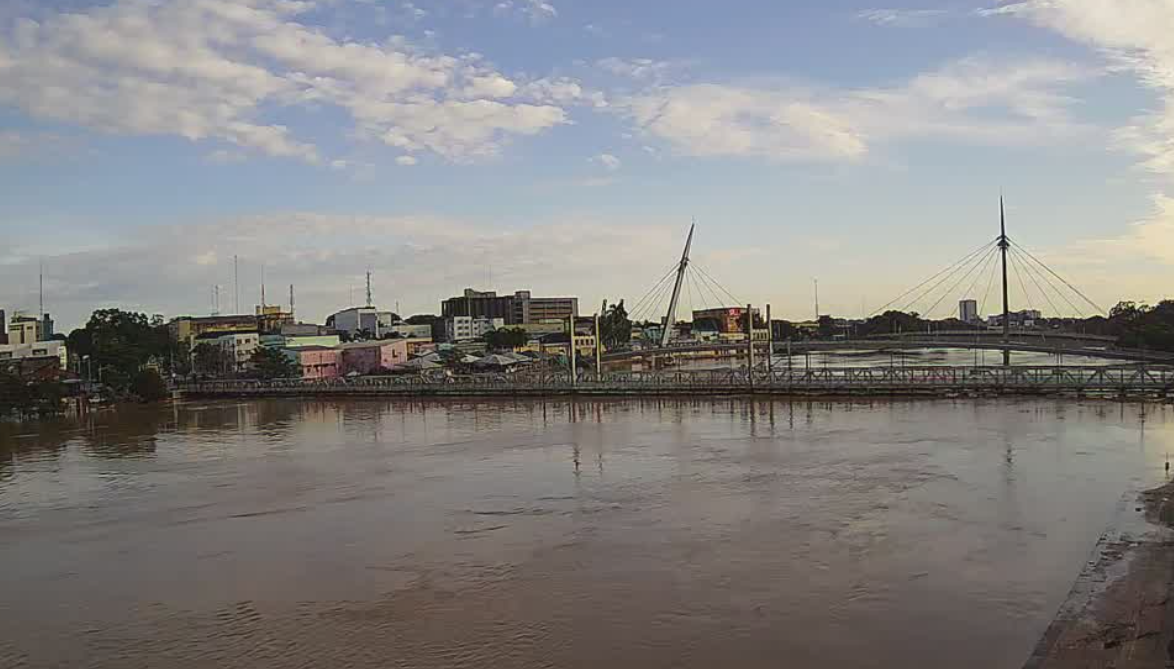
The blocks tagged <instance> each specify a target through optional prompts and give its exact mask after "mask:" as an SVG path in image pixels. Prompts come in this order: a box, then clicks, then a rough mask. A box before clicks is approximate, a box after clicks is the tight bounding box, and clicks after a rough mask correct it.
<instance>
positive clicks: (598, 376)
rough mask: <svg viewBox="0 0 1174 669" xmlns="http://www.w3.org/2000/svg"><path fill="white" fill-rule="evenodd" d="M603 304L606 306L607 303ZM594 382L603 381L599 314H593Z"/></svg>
mask: <svg viewBox="0 0 1174 669" xmlns="http://www.w3.org/2000/svg"><path fill="white" fill-rule="evenodd" d="M603 303H604V304H607V301H606V300H604V302H603ZM595 380H596V381H597V382H602V381H603V338H602V337H601V336H600V334H599V314H595Z"/></svg>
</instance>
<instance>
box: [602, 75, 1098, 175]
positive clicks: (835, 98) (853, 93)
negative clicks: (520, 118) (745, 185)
mask: <svg viewBox="0 0 1174 669" xmlns="http://www.w3.org/2000/svg"><path fill="white" fill-rule="evenodd" d="M1095 74H1096V73H1095V72H1093V71H1090V70H1088V69H1086V68H1080V67H1076V66H1072V65H1069V64H1065V63H1061V62H1056V61H1048V60H1031V61H993V60H989V59H983V58H971V59H965V60H961V61H958V62H955V63H952V64H950V65H948V66H946V67H944V68H942V69H939V70H936V71H933V72H929V73H926V74H923V75H920V76H917V77H915V78H913V79H912V80H910V81H908V82H907V83H905V84H904V85H901V86H897V87H891V88H871V89H854V90H824V91H816V90H809V89H806V88H803V87H801V86H796V85H792V84H776V85H762V84H746V85H729V84H688V85H681V86H662V87H659V88H654V89H652V90H651V91H650V92H648V93H644V94H639V95H635V96H630V97H628V98H624V99H621V100H618V101H616V102H615V104H614V107H615V108H616V109H617V110H618V112H619V113H621V114H623V115H625V116H627V117H628V118H630V119H631V120H632V121H633V122H634V123H635V125H636V126H637V128H639V129H641V130H643V131H644V132H645V133H647V134H648V135H650V136H653V137H657V138H660V139H662V140H664V141H666V142H668V143H669V144H670V145H671V146H672V147H673V148H674V149H675V150H676V151H677V152H679V153H682V154H685V155H693V156H742V157H756V158H763V159H768V160H777V161H788V160H835V161H844V160H847V161H853V160H859V159H861V158H863V157H864V156H866V155H867V154H868V153H869V151H870V149H871V147H872V146H873V144H875V143H878V142H886V141H896V140H902V139H915V138H926V137H938V138H947V139H954V140H961V141H976V142H982V143H996V144H1020V143H1035V142H1042V141H1048V140H1056V139H1062V138H1070V137H1073V136H1076V135H1078V134H1079V133H1081V132H1084V131H1087V130H1088V129H1087V128H1085V127H1084V126H1082V125H1080V124H1078V123H1076V122H1075V121H1074V120H1073V119H1072V118H1071V116H1070V114H1069V111H1068V108H1069V106H1070V105H1071V104H1072V103H1073V100H1071V99H1070V98H1068V97H1066V96H1065V95H1063V94H1062V93H1061V92H1059V91H1060V89H1062V88H1063V87H1065V86H1068V85H1072V84H1075V83H1077V82H1081V81H1084V80H1086V79H1089V78H1091V77H1093V76H1095Z"/></svg>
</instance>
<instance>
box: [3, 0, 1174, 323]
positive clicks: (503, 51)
mask: <svg viewBox="0 0 1174 669" xmlns="http://www.w3.org/2000/svg"><path fill="white" fill-rule="evenodd" d="M1172 25H1174V4H1171V3H1170V2H1168V0H1120V1H1119V2H1115V3H1112V7H1111V8H1110V7H1108V6H1107V4H1106V3H1104V2H1100V1H1098V0H1024V1H1012V2H996V1H995V0H990V1H989V2H986V1H979V2H973V3H967V2H957V3H954V2H950V3H910V4H908V5H896V6H885V5H877V4H875V3H866V2H858V1H847V0H842V1H835V2H822V3H779V2H767V1H748V0H747V1H734V2H726V3H713V2H702V1H701V0H686V1H675V2H667V1H662V2H653V1H649V2H619V1H611V0H607V1H593V2H587V1H586V0H446V1H435V2H428V1H427V0H418V1H417V2H414V3H409V2H404V1H403V0H394V1H392V0H296V1H295V0H187V1H185V2H178V1H171V0H114V1H111V0H106V1H104V2H86V1H83V0H69V1H56V2H52V1H51V2H45V1H43V0H42V1H37V2H32V1H28V0H16V1H15V2H9V3H5V6H4V7H3V8H0V221H2V222H3V223H2V225H3V234H4V238H5V240H6V241H5V244H4V245H3V246H0V308H3V307H7V308H8V309H10V310H12V309H18V308H25V309H35V307H36V285H37V281H36V267H37V265H38V263H40V262H42V261H43V262H44V263H45V265H46V266H47V268H48V269H47V272H46V293H47V294H46V303H47V308H49V309H50V310H52V311H54V312H56V313H57V314H58V315H59V317H60V319H61V321H62V322H63V323H64V324H66V325H70V326H72V325H76V324H79V323H80V322H82V321H83V320H84V318H85V317H86V315H88V313H89V312H90V311H91V310H92V309H94V308H98V307H105V306H122V307H127V308H134V309H139V310H144V311H148V312H151V313H162V314H166V315H169V316H170V315H176V314H183V313H206V312H208V311H209V310H210V309H211V304H210V303H211V299H210V295H211V294H212V286H214V285H220V286H222V295H231V293H232V288H231V285H232V281H233V278H232V257H233V255H238V256H239V257H240V259H241V267H242V280H241V282H242V284H243V287H242V290H241V293H242V298H241V303H242V305H245V306H251V305H252V304H253V303H255V302H256V301H257V299H258V296H257V293H258V292H259V289H258V287H257V284H258V283H259V278H260V268H261V266H262V265H264V266H265V272H266V276H267V277H268V282H269V284H270V286H271V288H270V291H271V293H272V294H281V295H284V294H285V293H286V291H287V290H288V288H287V286H288V284H290V283H294V284H296V285H297V290H298V293H299V305H300V306H301V312H302V313H301V315H302V316H303V317H305V318H307V319H321V318H323V317H324V316H325V315H327V314H328V313H330V312H331V311H333V310H335V309H336V308H341V307H343V306H345V305H346V302H348V301H349V300H350V299H351V297H350V296H351V294H352V290H353V289H354V287H356V286H358V285H359V284H361V282H362V280H363V279H362V277H363V275H364V273H365V272H366V271H368V270H371V271H373V272H374V275H375V277H376V279H375V282H376V297H377V299H378V300H379V301H380V302H381V303H382V304H383V305H384V306H388V307H393V306H394V305H395V304H397V303H398V304H399V305H400V309H401V311H404V312H412V313H418V312H433V311H436V310H437V309H438V301H439V300H440V299H441V298H443V297H446V296H448V295H452V294H456V293H458V292H459V291H460V290H461V289H462V288H464V287H466V286H477V287H493V288H496V289H498V290H501V291H512V290H515V289H523V288H531V289H533V290H534V291H536V292H538V293H560V294H562V293H572V294H576V295H579V296H581V297H582V298H583V301H584V304H591V305H594V304H596V303H598V301H599V300H601V299H603V298H605V297H606V298H609V299H612V300H616V299H620V298H627V299H628V300H629V301H633V300H636V299H638V298H639V297H640V296H642V295H643V294H644V293H645V291H646V290H647V289H648V288H650V287H651V286H652V284H654V283H655V282H656V280H657V279H658V278H659V277H660V275H661V270H662V269H663V268H664V267H666V266H667V265H669V264H671V263H672V262H673V259H674V256H675V255H676V254H677V253H679V250H678V249H679V245H680V244H681V242H682V241H683V236H684V233H685V230H686V228H687V226H688V223H689V221H690V220H691V219H692V218H694V217H695V218H696V219H697V221H698V235H697V244H696V257H697V260H698V262H699V263H700V264H701V265H702V266H703V267H704V268H705V269H706V270H707V271H708V272H709V273H710V274H712V275H714V276H715V277H717V278H718V279H719V280H720V281H721V282H722V284H723V285H725V286H726V287H727V288H729V290H730V291H731V292H732V293H733V294H734V295H735V296H736V297H738V298H739V299H741V300H744V301H753V302H755V303H766V302H770V303H772V304H773V305H774V307H775V312H776V313H779V314H781V315H783V316H787V317H791V318H796V319H798V318H805V317H809V316H810V315H811V314H810V312H811V310H812V307H811V306H810V304H811V301H812V296H811V280H812V278H813V277H819V279H820V286H821V301H822V303H823V306H824V311H830V312H834V313H838V314H843V315H850V316H855V315H859V314H860V313H861V312H862V310H863V312H864V313H867V312H868V311H870V310H871V309H872V308H874V307H877V306H880V305H881V304H883V303H885V302H887V301H888V300H889V299H891V298H893V297H895V296H896V295H897V294H899V293H900V292H901V291H902V290H903V289H904V288H906V287H908V286H909V285H912V284H914V283H917V282H918V281H919V280H920V279H922V278H924V277H926V276H928V275H929V274H932V273H933V272H935V271H936V270H937V269H939V268H940V267H942V266H944V265H946V264H948V263H950V262H952V261H953V260H955V259H957V258H958V257H960V256H962V255H963V254H964V253H965V252H966V251H968V250H970V249H971V248H974V247H975V246H977V245H978V244H980V243H982V242H983V241H985V240H986V239H988V238H989V237H991V236H993V235H994V234H995V232H996V229H995V227H994V226H995V225H996V224H997V198H998V194H999V193H1000V191H1001V192H1003V193H1005V194H1006V196H1007V198H1008V214H1009V217H1010V220H1011V225H1012V229H1011V232H1012V235H1013V236H1014V237H1015V238H1016V239H1018V240H1019V241H1020V242H1021V243H1023V244H1024V245H1026V246H1028V247H1030V248H1032V249H1035V250H1037V251H1038V252H1039V253H1040V254H1041V255H1042V256H1045V257H1046V260H1047V261H1048V262H1049V263H1050V264H1052V265H1054V266H1055V267H1056V268H1057V269H1059V270H1061V271H1062V273H1063V274H1065V275H1066V276H1068V277H1070V278H1071V279H1072V280H1073V282H1074V283H1076V284H1078V285H1079V286H1081V287H1082V288H1084V289H1085V291H1086V292H1087V293H1088V294H1089V295H1090V296H1091V297H1093V298H1094V300H1095V301H1097V302H1098V303H1100V304H1103V305H1106V306H1109V305H1111V304H1113V303H1114V302H1116V301H1117V300H1118V299H1124V298H1130V299H1138V300H1148V301H1154V300H1157V299H1161V298H1163V297H1166V296H1167V293H1166V292H1165V291H1166V290H1167V288H1166V287H1167V286H1169V285H1170V283H1171V279H1174V200H1172V199H1171V198H1174V183H1172V182H1174V46H1171V43H1170V40H1169V39H1167V38H1166V36H1165V34H1166V32H1168V31H1167V30H1166V28H1168V27H1169V26H1172ZM1163 26H1164V27H1163ZM491 284H492V285H491ZM953 299H954V296H950V298H949V299H947V300H946V301H945V302H946V303H947V304H948V303H949V302H950V301H952V300H953ZM1037 299H1038V296H1037ZM1030 300H1031V295H1030V294H1028V293H1027V292H1024V294H1022V295H1018V296H1016V302H1017V303H1018V304H1021V305H1022V306H1028V305H1027V304H1026V303H1027V302H1028V301H1030ZM231 306H232V304H231V299H230V298H225V299H223V300H222V308H223V309H225V310H230V308H231ZM694 306H702V305H700V304H698V305H694ZM1030 306H1037V305H1035V304H1032V305H1030ZM938 315H945V314H944V313H942V314H938Z"/></svg>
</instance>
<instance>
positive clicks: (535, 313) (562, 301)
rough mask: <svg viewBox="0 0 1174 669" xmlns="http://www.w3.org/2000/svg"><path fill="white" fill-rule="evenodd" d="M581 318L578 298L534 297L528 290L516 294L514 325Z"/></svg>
mask: <svg viewBox="0 0 1174 669" xmlns="http://www.w3.org/2000/svg"><path fill="white" fill-rule="evenodd" d="M578 316H579V298H577V297H534V296H533V295H531V293H530V291H528V290H519V291H518V292H516V293H514V320H513V323H512V325H529V324H531V323H542V322H545V321H561V320H565V319H567V318H573V317H578Z"/></svg>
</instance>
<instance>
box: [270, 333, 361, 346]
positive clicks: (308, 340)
mask: <svg viewBox="0 0 1174 669" xmlns="http://www.w3.org/2000/svg"><path fill="white" fill-rule="evenodd" d="M341 343H342V341H341V340H339V338H338V335H287V334H268V335H261V346H263V347H265V348H301V347H303V346H326V347H330V348H333V347H335V346H338V345H339V344H341Z"/></svg>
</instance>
